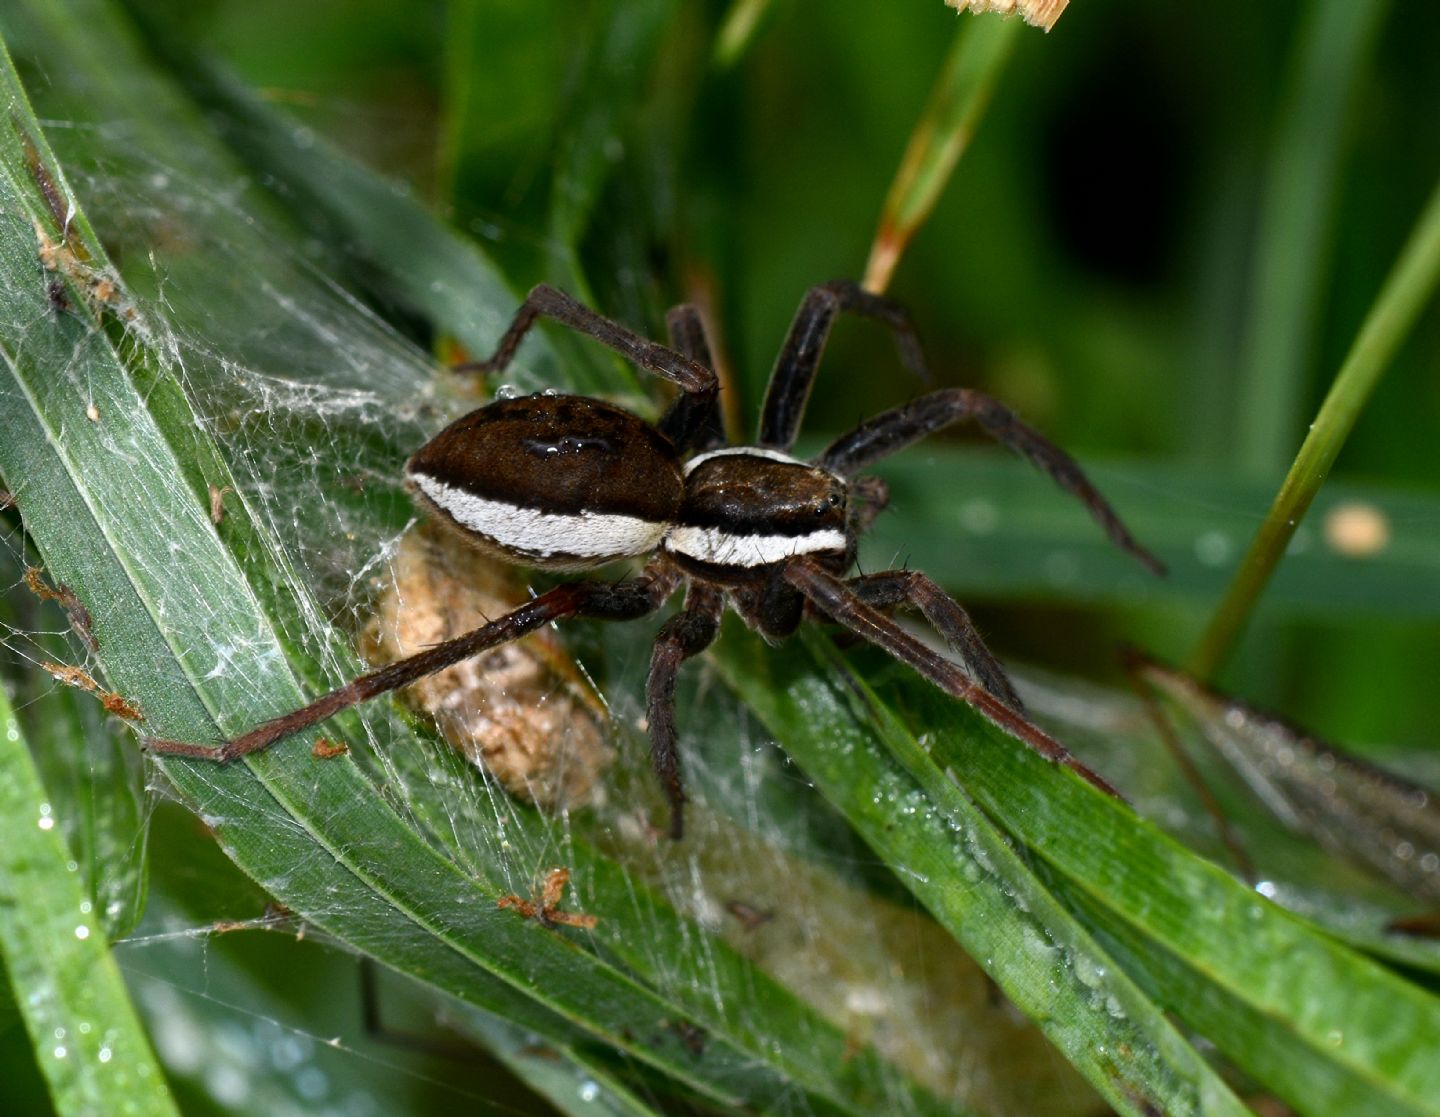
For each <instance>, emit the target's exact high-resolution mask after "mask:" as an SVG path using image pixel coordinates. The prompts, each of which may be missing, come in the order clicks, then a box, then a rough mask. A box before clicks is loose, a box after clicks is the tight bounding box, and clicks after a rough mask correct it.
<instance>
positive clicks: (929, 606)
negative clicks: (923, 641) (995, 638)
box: [845, 570, 1025, 713]
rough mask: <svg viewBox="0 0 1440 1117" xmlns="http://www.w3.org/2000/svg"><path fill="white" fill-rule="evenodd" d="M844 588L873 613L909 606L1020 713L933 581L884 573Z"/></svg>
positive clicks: (954, 605) (968, 624) (976, 638)
mask: <svg viewBox="0 0 1440 1117" xmlns="http://www.w3.org/2000/svg"><path fill="white" fill-rule="evenodd" d="M845 585H846V586H848V587H849V589H850V590H851V591H852V592H853V593H854V594H855V596H856V597H858V598H859V599H860V600H861V601H862V602H864V603H865V604H866V605H870V606H873V607H874V608H876V609H893V608H895V607H896V606H899V605H909V606H910V607H912V608H914V609H918V610H920V613H921V615H922V616H924V618H925V619H926V620H927V621H929V622H930V624H931V626H932V627H933V628H934V629H935V631H936V632H938V633H939V634H940V635H941V636H942V637H944V639H945V643H947V644H948V645H950V648H951V650H952V651H954V652H956V653H957V654H958V655H959V656H960V658H961V659H963V660H964V661H965V663H966V665H967V666H968V667H969V668H970V670H971V671H973V672H974V674H975V678H976V679H978V680H979V681H980V683H981V685H982V686H984V688H985V689H986V690H988V691H989V692H990V693H991V694H993V695H994V696H995V697H996V698H998V699H1000V701H1002V702H1004V703H1005V705H1007V706H1009V707H1010V708H1011V709H1012V710H1014V711H1016V712H1017V713H1023V712H1024V710H1025V707H1024V705H1023V704H1022V703H1021V701H1020V696H1019V695H1018V694H1016V693H1015V688H1014V687H1013V686H1012V685H1011V683H1010V679H1009V677H1008V676H1006V674H1005V669H1004V668H1003V667H1001V666H1000V663H999V661H998V660H996V658H995V656H994V655H993V654H991V652H990V649H989V648H987V647H986V646H985V641H984V640H982V639H980V633H979V632H978V631H977V630H976V628H975V624H974V622H973V621H971V619H970V615H969V614H968V613H966V612H965V610H964V609H962V608H961V607H960V604H959V603H958V602H957V601H956V600H955V599H954V598H953V597H951V596H950V595H949V594H947V593H946V592H945V591H944V590H942V589H941V588H940V587H939V586H938V585H936V584H935V582H934V580H933V579H931V578H929V577H928V576H926V575H924V574H921V573H920V572H919V571H916V570H885V571H881V572H880V573H878V574H866V575H863V576H861V577H859V578H851V579H850V580H849V581H847V582H846V583H845Z"/></svg>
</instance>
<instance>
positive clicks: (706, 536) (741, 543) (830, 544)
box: [665, 527, 845, 566]
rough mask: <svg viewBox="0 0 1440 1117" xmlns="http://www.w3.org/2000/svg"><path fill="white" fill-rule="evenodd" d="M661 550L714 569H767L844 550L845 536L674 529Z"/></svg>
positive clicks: (838, 533) (831, 532) (839, 533)
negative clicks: (723, 567) (720, 567)
mask: <svg viewBox="0 0 1440 1117" xmlns="http://www.w3.org/2000/svg"><path fill="white" fill-rule="evenodd" d="M665 549H666V550H667V551H674V552H675V553H676V554H681V555H685V556H686V557H687V558H693V559H698V560H699V561H700V562H709V563H714V564H715V565H716V566H769V565H770V564H771V563H774V562H784V561H785V560H786V559H788V558H794V557H795V556H796V555H813V554H815V553H816V552H818V551H832V552H834V551H844V550H845V533H844V532H843V531H836V530H835V529H834V528H824V529H822V530H820V531H811V532H807V533H806V534H804V535H736V534H734V533H733V532H728V531H726V530H725V529H724V528H718V527H674V528H671V529H670V534H669V535H667V536H666V537H665Z"/></svg>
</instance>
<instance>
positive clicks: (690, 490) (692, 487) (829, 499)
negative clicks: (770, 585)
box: [665, 446, 850, 576]
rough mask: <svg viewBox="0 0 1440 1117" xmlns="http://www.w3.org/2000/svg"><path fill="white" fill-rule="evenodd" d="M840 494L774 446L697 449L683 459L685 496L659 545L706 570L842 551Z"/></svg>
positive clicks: (830, 480)
mask: <svg viewBox="0 0 1440 1117" xmlns="http://www.w3.org/2000/svg"><path fill="white" fill-rule="evenodd" d="M847 495H848V493H847V489H846V485H845V482H844V481H843V480H842V479H841V478H839V477H836V476H835V475H834V474H832V473H830V472H828V471H827V470H824V469H820V468H818V467H816V466H812V465H808V464H806V463H805V462H801V461H797V460H796V459H794V458H792V457H790V456H789V455H788V454H782V453H779V452H778V451H775V450H769V449H765V448H763V447H755V446H737V447H732V448H730V449H725V450H715V451H712V452H710V453H708V454H701V455H700V456H699V457H697V458H694V459H692V460H691V461H690V462H689V463H688V464H687V465H686V468H685V499H684V501H683V503H682V504H681V506H680V510H679V513H678V515H677V516H676V521H675V526H674V527H672V528H671V529H670V534H669V535H667V536H666V537H665V549H666V551H668V552H670V553H671V554H673V555H675V556H677V557H678V558H679V559H680V560H681V561H682V563H684V562H686V560H688V564H692V565H693V564H698V568H699V569H703V570H704V571H705V572H706V573H708V574H710V575H712V576H713V575H714V574H715V571H716V568H730V569H732V570H736V571H737V572H743V571H752V570H754V569H756V568H758V567H764V566H771V565H774V564H776V563H780V562H784V561H785V560H787V559H790V558H794V557H795V556H797V555H817V556H824V555H834V556H840V555H844V554H845V553H846V551H847V548H848V547H849V544H850V537H849V533H848V531H847V511H846V503H847Z"/></svg>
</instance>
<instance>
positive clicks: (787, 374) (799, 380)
mask: <svg viewBox="0 0 1440 1117" xmlns="http://www.w3.org/2000/svg"><path fill="white" fill-rule="evenodd" d="M841 311H849V312H851V313H853V314H861V315H864V316H865V317H867V318H875V319H878V320H879V321H881V322H883V323H885V325H887V326H889V327H890V329H891V330H892V331H893V332H894V334H895V347H896V349H898V350H899V352H900V361H901V363H902V364H903V365H904V366H905V367H906V368H908V369H909V370H910V371H911V372H913V373H915V375H917V376H919V377H920V378H921V380H922V381H929V380H930V370H929V368H928V366H927V365H926V363H925V353H924V351H923V350H922V349H921V348H920V338H919V335H917V334H916V333H915V327H914V326H913V325H911V322H910V315H909V312H908V311H906V310H905V308H904V307H903V306H901V305H900V304H899V303H897V302H895V301H894V300H893V299H887V298H885V297H884V296H883V295H875V294H872V293H871V292H869V291H867V290H865V289H864V288H863V287H861V286H860V285H859V284H858V283H855V282H852V281H851V280H848V279H837V280H833V281H832V282H830V283H824V284H821V285H820V286H819V287H812V288H810V290H809V291H807V292H806V293H805V298H804V299H802V300H801V302H800V309H799V310H797V311H796V312H795V320H794V321H793V322H792V323H791V324H790V332H789V333H788V334H787V335H786V337H785V344H784V345H783V346H781V348H780V356H779V357H777V358H776V360H775V369H774V371H773V372H771V374H770V386H769V388H768V389H767V390H766V393H765V406H764V409H763V410H762V412H761V415H760V438H759V445H761V446H768V447H770V448H772V449H776V450H788V449H790V447H791V446H793V445H794V443H795V436H796V434H798V433H799V430H800V421H801V419H803V418H804V416H805V404H806V402H807V401H808V400H809V399H810V389H811V388H812V387H814V384H815V370H816V368H817V367H818V366H819V364H820V358H821V356H822V355H823V354H824V352H825V342H826V341H827V340H829V337H830V327H831V326H833V325H834V324H835V316H836V315H837V314H839V313H840V312H841Z"/></svg>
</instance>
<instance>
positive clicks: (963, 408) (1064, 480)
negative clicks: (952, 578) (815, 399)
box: [815, 388, 1165, 574]
mask: <svg viewBox="0 0 1440 1117" xmlns="http://www.w3.org/2000/svg"><path fill="white" fill-rule="evenodd" d="M966 419H973V420H975V422H977V423H979V424H980V427H981V429H982V430H984V432H985V433H986V434H988V435H989V436H990V437H991V438H993V439H995V441H997V442H1000V443H1002V444H1003V445H1005V446H1008V447H1009V448H1010V449H1011V450H1014V451H1015V452H1016V453H1017V454H1019V455H1021V456H1022V457H1025V458H1028V459H1030V461H1031V462H1032V463H1034V464H1035V465H1037V466H1039V467H1040V468H1041V469H1043V470H1044V471H1045V472H1046V473H1048V474H1049V475H1050V476H1051V478H1052V479H1053V480H1054V481H1055V483H1056V484H1057V485H1059V486H1060V487H1061V488H1062V489H1064V490H1065V491H1066V492H1068V493H1071V494H1072V495H1073V496H1075V497H1077V498H1079V500H1080V502H1081V503H1082V504H1084V505H1085V507H1086V508H1088V509H1089V510H1090V515H1091V516H1093V517H1094V518H1095V520H1096V522H1097V523H1099V524H1100V526H1101V527H1102V528H1104V529H1105V534H1107V535H1108V536H1109V537H1110V540H1111V542H1113V543H1114V544H1115V545H1116V546H1117V547H1119V548H1120V549H1121V550H1122V551H1127V552H1129V553H1130V554H1132V555H1134V556H1135V557H1136V558H1137V559H1139V560H1140V562H1142V563H1144V564H1145V566H1147V567H1148V568H1149V569H1150V570H1151V571H1152V572H1153V573H1155V574H1163V573H1165V565H1164V564H1163V563H1162V562H1161V561H1160V560H1159V559H1157V558H1156V557H1155V556H1154V555H1152V554H1151V553H1150V552H1149V551H1147V550H1146V549H1145V548H1144V547H1142V546H1140V544H1139V543H1137V542H1136V541H1135V539H1134V537H1133V536H1132V535H1131V534H1130V532H1129V531H1128V530H1127V529H1126V527H1125V525H1124V524H1123V523H1121V522H1120V517H1119V515H1117V514H1116V512H1115V509H1114V508H1112V507H1111V506H1110V503H1109V501H1107V500H1106V499H1105V498H1104V497H1103V496H1101V495H1100V493H1099V491H1098V490H1097V489H1096V488H1095V486H1094V485H1092V484H1091V483H1090V481H1089V479H1088V478H1087V477H1086V476H1085V474H1084V472H1083V471H1082V470H1081V469H1080V466H1079V465H1078V464H1077V463H1076V462H1075V459H1074V458H1072V457H1070V455H1069V454H1067V453H1065V451H1064V450H1062V449H1060V447H1058V446H1056V445H1055V444H1054V443H1053V442H1051V441H1050V440H1049V439H1047V438H1046V437H1045V436H1044V435H1042V434H1041V433H1040V432H1039V431H1037V430H1035V429H1034V428H1033V427H1028V426H1026V425H1025V424H1024V423H1022V422H1021V421H1020V419H1019V418H1018V417H1017V416H1016V415H1015V413H1014V412H1013V411H1011V410H1010V409H1009V408H1008V407H1006V406H1005V405H1004V404H1002V403H999V402H998V401H996V400H993V399H991V398H990V397H989V396H987V395H984V394H983V393H981V392H977V391H974V390H972V389H970V388H942V389H941V390H940V391H938V392H929V393H927V394H926V395H923V396H920V397H919V398H918V399H914V400H911V401H910V402H909V403H906V404H902V405H901V406H900V407H896V408H893V409H891V410H890V411H886V412H882V413H881V414H879V415H877V416H875V418H873V419H871V420H869V421H868V422H866V423H862V424H861V425H860V426H858V427H856V428H855V429H854V430H853V431H851V432H850V433H849V434H846V435H842V436H841V437H840V438H837V439H836V440H835V441H834V442H832V443H831V444H830V446H829V447H828V448H827V449H826V450H825V452H824V453H822V454H821V455H820V456H819V457H818V458H816V459H815V464H816V465H818V466H821V467H822V468H824V469H828V470H830V471H831V472H832V473H838V474H839V475H840V476H842V477H849V476H852V475H853V474H855V473H857V472H858V471H860V470H862V469H864V468H866V467H867V466H869V465H871V464H873V463H874V462H876V461H878V460H879V459H881V458H883V457H886V456H887V455H889V454H893V453H894V452H895V451H897V450H901V449H903V448H904V447H906V446H909V445H910V444H911V443H912V442H917V441H919V440H920V439H922V438H924V437H925V436H926V435H928V434H933V433H934V432H935V431H938V430H940V429H941V428H942V427H948V426H949V425H950V424H952V423H958V422H961V421H963V420H966Z"/></svg>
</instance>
